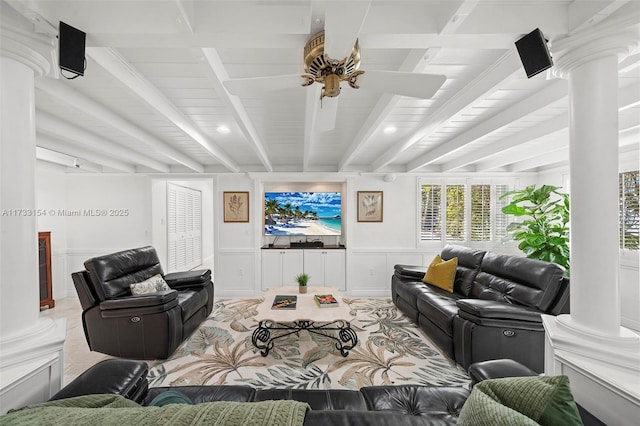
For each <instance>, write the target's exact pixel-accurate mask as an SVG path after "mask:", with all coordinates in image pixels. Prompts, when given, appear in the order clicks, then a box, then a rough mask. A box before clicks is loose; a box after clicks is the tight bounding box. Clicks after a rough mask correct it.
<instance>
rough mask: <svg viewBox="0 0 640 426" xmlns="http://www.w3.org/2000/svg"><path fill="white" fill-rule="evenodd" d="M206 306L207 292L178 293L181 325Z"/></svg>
mask: <svg viewBox="0 0 640 426" xmlns="http://www.w3.org/2000/svg"><path fill="white" fill-rule="evenodd" d="M206 304H207V292H206V291H205V290H199V291H198V290H195V291H194V290H180V291H179V292H178V306H180V309H181V310H182V322H183V323H184V322H186V321H187V320H188V319H189V318H191V317H192V316H193V314H195V313H196V312H198V311H199V310H200V309H201V308H202V307H203V306H206Z"/></svg>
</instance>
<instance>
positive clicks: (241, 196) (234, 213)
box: [222, 192, 249, 222]
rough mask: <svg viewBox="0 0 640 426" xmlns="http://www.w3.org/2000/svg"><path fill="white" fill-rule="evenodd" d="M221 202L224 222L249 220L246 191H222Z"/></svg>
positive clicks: (247, 194)
mask: <svg viewBox="0 0 640 426" xmlns="http://www.w3.org/2000/svg"><path fill="white" fill-rule="evenodd" d="M222 202H223V205H224V221H225V222H249V193H248V192H224V193H223V198H222Z"/></svg>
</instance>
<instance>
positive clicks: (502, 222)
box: [493, 185, 511, 240]
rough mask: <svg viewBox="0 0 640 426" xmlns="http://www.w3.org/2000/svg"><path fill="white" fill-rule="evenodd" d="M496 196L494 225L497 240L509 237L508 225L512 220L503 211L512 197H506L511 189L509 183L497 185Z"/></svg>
mask: <svg viewBox="0 0 640 426" xmlns="http://www.w3.org/2000/svg"><path fill="white" fill-rule="evenodd" d="M495 188H496V197H495V208H494V212H495V225H494V227H493V229H494V233H495V239H496V240H503V239H505V238H506V237H507V226H508V225H509V223H510V222H511V218H510V217H509V215H508V214H504V213H502V208H503V207H504V206H506V205H507V204H509V203H510V202H511V200H510V198H511V197H504V198H502V197H503V196H504V194H506V193H507V192H509V191H510V189H509V185H496V186H495Z"/></svg>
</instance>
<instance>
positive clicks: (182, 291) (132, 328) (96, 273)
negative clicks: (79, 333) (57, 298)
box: [71, 246, 213, 359]
mask: <svg viewBox="0 0 640 426" xmlns="http://www.w3.org/2000/svg"><path fill="white" fill-rule="evenodd" d="M84 266H85V268H86V270H85V271H80V272H74V273H73V274H71V276H72V278H73V283H74V285H75V288H76V292H77V293H78V297H79V299H80V304H81V305H82V324H83V327H84V333H85V337H86V339H87V343H88V344H89V348H90V349H91V350H92V351H96V352H102V353H105V354H108V355H113V356H117V357H123V358H132V359H166V358H168V357H169V356H170V355H171V354H172V353H173V352H174V351H175V350H176V349H177V348H178V346H179V345H180V343H182V342H183V341H184V340H185V339H186V338H187V337H189V335H190V334H191V333H193V332H194V331H195V330H196V328H198V326H199V325H200V323H202V321H204V320H205V319H206V318H207V317H208V316H209V314H210V313H211V311H212V310H213V283H212V282H211V271H210V270H208V269H203V270H196V271H185V272H175V273H170V274H167V275H164V273H163V271H162V266H161V265H160V260H159V259H158V255H157V253H156V251H155V249H154V248H153V247H150V246H147V247H140V248H135V249H130V250H124V251H120V252H117V253H111V254H107V255H104V256H99V257H94V258H92V259H89V260H87V261H86V262H84ZM157 274H160V275H162V276H163V278H164V280H165V281H166V283H167V285H168V286H169V287H170V288H171V289H170V290H165V291H158V292H154V293H149V294H142V295H132V294H131V290H130V287H129V286H130V285H131V284H133V283H138V282H141V281H144V280H146V279H148V278H151V277H153V276H154V275H157Z"/></svg>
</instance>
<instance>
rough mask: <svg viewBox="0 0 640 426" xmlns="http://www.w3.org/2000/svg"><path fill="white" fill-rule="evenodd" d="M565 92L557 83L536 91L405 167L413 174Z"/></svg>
mask: <svg viewBox="0 0 640 426" xmlns="http://www.w3.org/2000/svg"><path fill="white" fill-rule="evenodd" d="M568 93H569V89H568V84H567V81H566V80H557V81H555V82H553V83H552V84H550V85H548V86H547V87H545V88H544V89H542V90H540V91H538V92H537V93H536V94H535V95H533V96H529V97H527V98H526V99H524V100H522V101H520V102H518V103H517V104H515V105H508V106H506V107H505V108H504V109H502V110H501V111H498V112H497V113H496V114H494V115H493V116H492V117H490V118H488V119H485V120H483V121H482V122H481V123H480V124H477V125H476V126H474V127H472V128H470V129H469V130H467V131H465V132H463V133H461V134H459V135H458V136H456V137H454V138H453V139H449V140H448V141H446V142H444V143H441V144H440V145H438V146H436V147H434V148H433V149H431V150H429V151H427V152H426V153H425V154H423V155H421V156H420V157H418V158H416V159H415V160H413V161H410V162H409V163H408V164H407V171H408V172H412V171H415V170H417V169H419V168H420V167H423V166H426V165H427V164H430V163H433V162H435V161H437V160H438V159H440V158H442V157H444V156H445V155H447V154H450V153H452V152H455V151H457V150H458V149H460V148H462V147H464V146H465V145H468V144H470V143H471V142H473V141H476V140H478V139H481V138H483V137H485V136H488V135H490V134H491V133H493V132H495V131H497V130H500V129H501V128H504V127H505V126H508V125H509V124H511V123H513V122H514V121H517V120H520V119H522V118H523V117H525V116H527V115H529V114H532V113H534V112H535V111H537V110H539V109H541V108H544V107H546V106H547V105H549V104H550V103H553V102H556V101H559V100H561V99H564V98H566V97H567V96H568Z"/></svg>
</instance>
